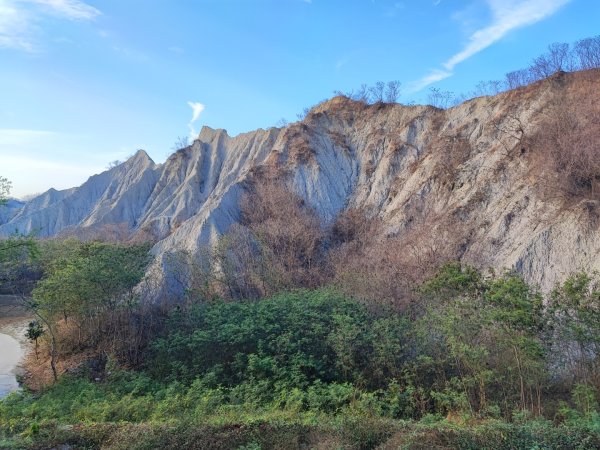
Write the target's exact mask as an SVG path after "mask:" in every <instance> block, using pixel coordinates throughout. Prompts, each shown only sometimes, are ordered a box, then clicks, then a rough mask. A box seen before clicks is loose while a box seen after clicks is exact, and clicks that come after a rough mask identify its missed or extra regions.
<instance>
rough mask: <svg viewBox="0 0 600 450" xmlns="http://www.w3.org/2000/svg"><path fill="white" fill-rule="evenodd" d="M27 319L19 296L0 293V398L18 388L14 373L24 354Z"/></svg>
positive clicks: (29, 318) (28, 318) (27, 316)
mask: <svg viewBox="0 0 600 450" xmlns="http://www.w3.org/2000/svg"><path fill="white" fill-rule="evenodd" d="M29 320H31V317H29V314H28V313H27V311H26V310H25V309H24V308H23V302H22V301H21V300H20V298H19V297H15V296H10V295H0V399H2V398H4V397H6V396H7V395H8V394H9V393H11V392H12V391H14V390H16V389H18V388H19V385H18V383H17V378H16V375H15V374H16V373H17V370H18V366H19V363H20V362H21V359H22V358H23V356H25V352H26V346H27V343H26V339H25V330H26V329H27V323H28V322H29Z"/></svg>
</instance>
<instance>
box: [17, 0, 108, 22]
mask: <svg viewBox="0 0 600 450" xmlns="http://www.w3.org/2000/svg"><path fill="white" fill-rule="evenodd" d="M27 1H29V2H30V3H35V4H37V5H41V6H43V7H44V8H46V9H47V10H48V11H50V12H52V13H54V14H56V15H59V16H62V17H65V18H67V19H70V20H90V19H93V18H95V17H97V16H99V15H100V14H102V13H101V12H100V11H99V10H98V9H96V8H94V7H93V6H90V5H88V4H87V3H84V2H82V1H80V0H27Z"/></svg>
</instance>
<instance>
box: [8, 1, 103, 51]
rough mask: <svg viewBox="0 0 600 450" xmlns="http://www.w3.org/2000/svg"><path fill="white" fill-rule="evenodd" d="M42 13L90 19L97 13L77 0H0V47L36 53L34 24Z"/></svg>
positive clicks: (36, 29) (36, 26) (37, 29)
mask: <svg viewBox="0 0 600 450" xmlns="http://www.w3.org/2000/svg"><path fill="white" fill-rule="evenodd" d="M45 14H52V15H55V16H58V17H61V18H63V19H67V20H90V19H93V18H95V17H97V16H98V15H100V14H101V12H100V11H99V10H98V9H96V8H94V7H93V6H90V5H88V4H86V3H84V2H82V1H80V0H0V48H10V49H13V50H21V51H25V52H30V53H31V52H35V51H37V50H38V48H37V45H36V36H37V35H38V34H39V33H40V27H39V25H38V24H39V22H40V20H41V19H42V18H43V16H44V15H45Z"/></svg>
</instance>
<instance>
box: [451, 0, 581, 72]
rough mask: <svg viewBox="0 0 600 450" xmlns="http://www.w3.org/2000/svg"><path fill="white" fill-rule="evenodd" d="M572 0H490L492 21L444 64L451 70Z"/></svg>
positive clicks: (472, 36)
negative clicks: (510, 33) (513, 31)
mask: <svg viewBox="0 0 600 450" xmlns="http://www.w3.org/2000/svg"><path fill="white" fill-rule="evenodd" d="M569 1H570V0H525V1H523V0H487V4H488V6H489V7H490V9H491V10H492V15H493V21H492V23H491V24H490V25H488V26H487V27H485V28H481V29H479V30H477V31H475V32H474V33H473V34H472V35H471V36H470V37H469V42H468V44H467V45H466V46H465V47H464V48H463V49H462V50H461V51H460V52H458V53H456V54H455V55H453V56H452V57H451V58H450V59H448V60H447V61H446V62H445V63H444V64H443V66H444V67H445V68H446V69H447V70H452V69H453V68H454V67H455V66H456V65H457V64H459V63H461V62H463V61H464V60H466V59H468V58H470V57H471V56H473V55H475V54H476V53H479V52H480V51H481V50H483V49H485V48H487V47H489V46H490V45H492V44H493V43H495V42H497V41H499V40H500V39H502V38H503V37H504V36H505V35H506V34H507V33H508V32H509V31H512V30H514V29H517V28H521V27H524V26H527V25H532V24H534V23H536V22H539V21H540V20H542V19H545V18H546V17H549V16H551V15H552V14H554V13H555V12H556V11H557V10H558V9H559V8H560V7H561V6H563V5H565V4H566V3H568V2H569Z"/></svg>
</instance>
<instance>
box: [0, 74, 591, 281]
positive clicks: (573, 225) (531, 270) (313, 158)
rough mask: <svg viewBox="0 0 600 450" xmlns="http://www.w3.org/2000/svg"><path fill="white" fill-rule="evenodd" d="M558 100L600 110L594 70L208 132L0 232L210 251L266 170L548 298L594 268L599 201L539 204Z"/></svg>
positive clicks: (35, 207)
mask: <svg viewBox="0 0 600 450" xmlns="http://www.w3.org/2000/svg"><path fill="white" fill-rule="evenodd" d="M567 100H568V101H569V102H571V103H573V102H578V101H581V102H592V103H594V102H595V103H596V104H597V103H598V102H600V72H599V71H588V72H582V73H575V74H558V75H556V76H554V77H552V78H550V79H548V80H544V81H542V82H538V83H536V84H534V85H531V86H527V87H525V88H520V89H517V90H513V91H509V92H505V93H502V94H499V95H496V96H493V97H480V98H476V99H473V100H470V101H467V102H465V103H463V104H461V105H459V106H456V107H453V108H450V109H447V110H441V109H437V108H434V107H431V106H404V105H400V104H393V105H390V104H375V105H370V106H368V105H365V104H362V103H359V102H355V101H352V100H349V99H347V98H344V97H336V98H333V99H332V100H329V101H327V102H325V103H322V104H320V105H318V106H316V107H315V108H313V109H312V110H311V112H310V113H309V114H308V115H307V117H306V118H305V119H304V120H303V121H301V122H298V123H294V124H291V125H289V126H287V127H285V128H282V129H277V128H271V129H268V130H257V131H254V132H251V133H246V134H241V135H238V136H236V137H230V136H228V135H227V133H226V132H225V131H224V130H212V129H210V128H207V127H205V128H203V130H202V132H201V133H200V135H199V137H198V139H197V140H195V141H194V143H193V145H191V146H190V147H187V148H185V149H182V150H179V151H177V152H176V153H174V154H173V155H171V157H170V158H169V159H168V160H167V161H166V162H165V163H164V164H162V165H156V164H154V163H153V162H152V161H151V160H150V158H149V157H148V156H147V155H146V154H145V153H144V152H142V151H140V152H138V153H137V154H136V155H135V156H133V157H132V158H131V159H129V160H128V161H127V162H125V163H123V164H122V165H120V166H117V167H115V168H113V169H111V170H109V171H106V172H104V173H102V174H100V175H95V176H93V177H91V178H90V179H89V180H88V181H87V182H86V183H85V184H83V185H82V186H81V187H79V188H75V189H70V190H68V191H61V192H57V191H53V190H51V191H48V192H47V193H45V194H42V195H40V196H39V197H37V198H35V199H33V200H31V201H30V202H28V203H27V204H26V205H25V206H24V207H23V208H21V210H20V211H19V212H17V213H16V214H13V215H12V217H10V218H8V220H5V222H6V223H4V224H3V225H0V234H4V235H6V234H8V233H11V232H13V231H14V230H15V229H18V230H19V231H21V232H25V233H27V232H32V231H34V232H37V233H38V234H39V235H40V236H51V235H56V234H58V233H60V232H64V231H65V230H68V229H85V228H94V227H100V226H102V225H106V224H125V225H126V226H127V227H128V228H129V229H130V230H132V231H134V232H142V231H143V232H145V233H150V234H151V235H153V236H154V237H156V238H157V239H158V242H157V244H156V245H155V247H154V249H153V251H154V253H155V254H156V255H158V256H159V259H158V260H159V261H161V258H160V257H161V256H164V255H165V254H167V253H168V252H171V251H173V250H178V249H184V250H188V251H190V252H192V253H193V252H197V251H198V250H199V249H200V247H201V246H203V245H206V244H208V243H210V242H214V240H215V239H216V238H217V237H218V236H220V235H221V234H223V233H224V232H226V231H227V229H228V228H229V226H230V225H231V224H233V223H235V222H237V221H239V220H240V206H239V205H240V198H241V195H242V194H243V192H244V190H245V187H246V186H247V185H248V183H249V182H253V181H254V182H260V180H261V176H263V175H261V174H264V173H268V174H270V176H277V177H279V178H280V179H282V180H285V182H286V185H287V187H288V188H289V189H290V190H292V191H294V192H295V193H297V194H298V195H300V196H301V197H303V198H304V199H305V200H306V201H307V202H308V203H309V204H310V205H311V206H313V207H314V209H315V210H316V211H317V212H318V214H319V215H320V217H321V218H322V219H323V221H324V222H325V223H327V222H330V221H332V220H333V219H334V218H335V217H336V216H337V214H338V213H339V212H340V211H342V210H344V209H347V208H349V207H353V208H359V209H361V210H363V211H365V212H366V213H367V214H369V215H373V216H378V217H380V218H381V219H382V220H383V222H384V223H385V225H386V231H385V234H386V235H388V236H389V235H399V234H402V233H405V232H407V231H408V230H410V229H411V228H414V227H417V226H421V227H427V228H428V229H429V230H431V231H432V232H433V234H435V233H438V234H439V236H441V237H442V238H443V239H452V238H456V239H458V240H459V241H460V243H461V246H460V248H461V252H460V257H461V258H462V259H463V260H465V261H467V262H470V263H473V264H476V265H478V266H480V267H481V268H486V267H492V268H495V269H502V268H514V269H516V270H517V271H519V272H520V273H522V274H523V275H524V276H525V278H526V279H527V280H528V281H530V282H533V283H536V284H539V285H540V286H541V287H542V288H543V289H548V288H550V287H551V286H552V285H553V284H554V283H555V282H556V281H559V280H561V279H563V278H564V277H565V276H566V274H568V273H570V272H572V271H574V270H578V269H588V270H590V269H600V233H599V232H598V231H597V224H596V223H595V222H596V221H595V219H594V217H595V216H596V210H597V208H598V205H597V204H596V202H595V201H594V200H589V199H580V200H576V201H572V202H571V203H569V204H565V202H564V199H561V198H558V197H554V196H551V195H547V194H545V193H544V190H543V189H541V184H543V183H545V182H547V181H546V180H551V179H552V177H551V175H552V174H547V173H544V172H543V170H540V169H539V168H536V167H535V164H536V163H535V161H536V158H535V157H534V156H532V153H533V152H534V150H535V151H536V152H538V154H539V152H540V151H543V150H540V149H539V148H538V149H534V147H535V137H536V136H537V135H539V134H540V133H544V130H543V129H542V128H543V126H544V123H546V122H545V120H546V118H547V117H548V115H549V114H551V112H552V111H554V110H555V108H556V106H557V105H560V104H561V102H563V101H567ZM538 159H539V155H538ZM431 236H432V234H431V233H429V234H428V238H431ZM420 244H421V243H419V242H415V245H420ZM422 244H425V243H422ZM163 262H164V259H163Z"/></svg>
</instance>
